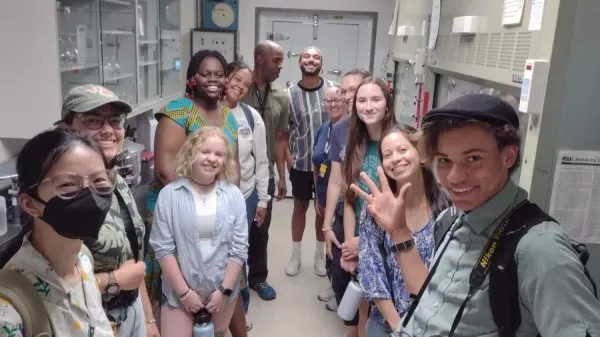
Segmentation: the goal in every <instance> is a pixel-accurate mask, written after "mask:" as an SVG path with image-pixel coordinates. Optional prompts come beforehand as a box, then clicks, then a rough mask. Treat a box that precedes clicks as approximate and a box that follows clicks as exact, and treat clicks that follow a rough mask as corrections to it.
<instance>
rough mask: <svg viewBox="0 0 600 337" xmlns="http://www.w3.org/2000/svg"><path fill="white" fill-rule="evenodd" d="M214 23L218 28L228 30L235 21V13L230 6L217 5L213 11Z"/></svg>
mask: <svg viewBox="0 0 600 337" xmlns="http://www.w3.org/2000/svg"><path fill="white" fill-rule="evenodd" d="M212 21H213V23H214V24H215V25H217V27H220V28H227V27H229V26H231V25H232V24H233V22H234V21H235V12H234V11H233V8H232V7H231V6H230V5H229V4H225V3H220V4H216V5H215V7H214V8H213V10H212Z"/></svg>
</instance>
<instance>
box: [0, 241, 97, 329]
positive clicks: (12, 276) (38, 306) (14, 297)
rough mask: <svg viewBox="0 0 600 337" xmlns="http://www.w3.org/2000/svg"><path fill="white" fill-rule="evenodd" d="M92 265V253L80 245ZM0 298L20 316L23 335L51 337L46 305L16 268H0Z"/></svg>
mask: <svg viewBox="0 0 600 337" xmlns="http://www.w3.org/2000/svg"><path fill="white" fill-rule="evenodd" d="M81 250H82V253H84V254H85V255H86V256H87V257H88V258H89V259H90V262H91V263H92V265H93V263H94V262H93V261H94V260H93V258H92V253H91V252H90V250H89V249H88V248H87V247H86V246H85V245H82V247H81ZM0 298H3V299H5V300H6V301H8V302H9V303H10V304H11V305H12V306H13V307H14V308H15V310H16V311H17V312H18V313H19V315H20V316H21V321H22V322H23V331H24V336H25V337H52V336H53V331H52V325H51V323H50V316H49V315H48V312H47V311H46V307H45V306H44V303H43V302H42V299H41V298H40V295H38V293H37V290H36V289H35V288H34V286H33V285H32V284H31V281H30V280H29V279H28V278H27V277H25V276H24V275H23V274H21V273H20V272H18V271H16V270H10V269H0Z"/></svg>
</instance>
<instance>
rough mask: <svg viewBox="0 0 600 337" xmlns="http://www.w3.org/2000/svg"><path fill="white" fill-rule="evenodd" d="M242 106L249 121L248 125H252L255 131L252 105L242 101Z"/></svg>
mask: <svg viewBox="0 0 600 337" xmlns="http://www.w3.org/2000/svg"><path fill="white" fill-rule="evenodd" d="M240 107H242V111H243V112H244V116H246V120H247V121H248V125H250V129H251V130H252V131H253V132H254V117H252V110H250V106H249V105H248V104H246V103H240Z"/></svg>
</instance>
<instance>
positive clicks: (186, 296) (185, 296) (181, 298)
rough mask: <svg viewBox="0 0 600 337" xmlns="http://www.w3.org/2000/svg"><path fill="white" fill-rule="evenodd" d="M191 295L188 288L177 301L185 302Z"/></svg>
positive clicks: (190, 290)
mask: <svg viewBox="0 0 600 337" xmlns="http://www.w3.org/2000/svg"><path fill="white" fill-rule="evenodd" d="M191 293H192V288H188V290H187V291H186V292H185V294H183V295H181V296H179V300H181V301H182V302H183V301H185V300H186V299H187V298H188V297H190V294H191Z"/></svg>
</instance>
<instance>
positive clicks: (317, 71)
mask: <svg viewBox="0 0 600 337" xmlns="http://www.w3.org/2000/svg"><path fill="white" fill-rule="evenodd" d="M321 68H322V67H321V66H319V67H316V68H315V70H313V71H309V70H306V68H305V67H304V66H303V65H301V66H300V71H301V72H302V74H303V75H307V76H319V74H320V73H321Z"/></svg>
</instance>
